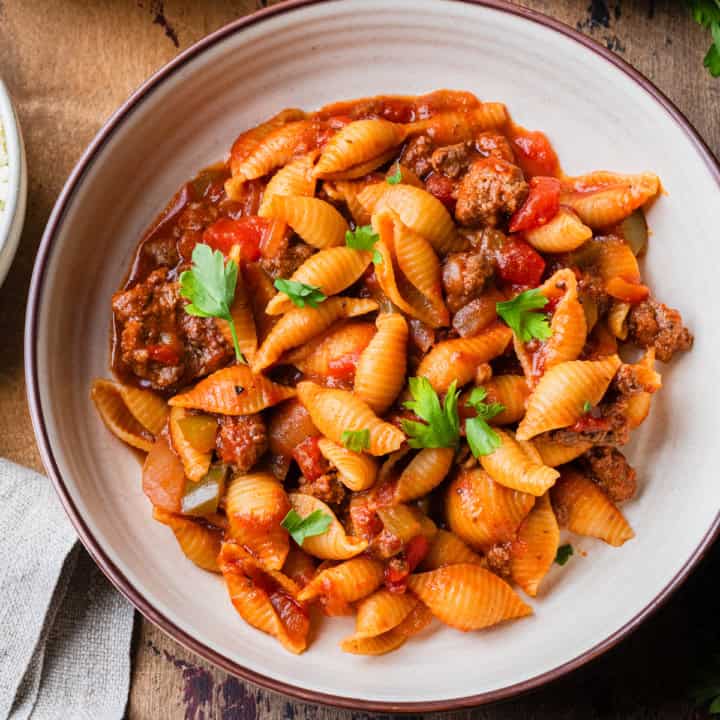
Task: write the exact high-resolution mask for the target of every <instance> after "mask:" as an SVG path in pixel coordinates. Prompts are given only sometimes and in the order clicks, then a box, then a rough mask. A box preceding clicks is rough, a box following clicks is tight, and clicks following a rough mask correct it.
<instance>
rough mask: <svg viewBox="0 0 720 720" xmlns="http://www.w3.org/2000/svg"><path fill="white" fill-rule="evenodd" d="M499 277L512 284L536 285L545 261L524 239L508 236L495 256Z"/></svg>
mask: <svg viewBox="0 0 720 720" xmlns="http://www.w3.org/2000/svg"><path fill="white" fill-rule="evenodd" d="M497 260H498V271H499V274H500V277H501V278H502V279H503V280H504V281H505V282H508V283H512V284H513V285H527V286H530V287H536V286H537V285H539V283H540V278H541V277H542V274H543V271H544V270H545V261H544V260H543V259H542V257H541V256H540V254H539V253H538V252H536V251H535V250H534V249H533V248H532V247H530V245H528V244H527V243H526V242H525V241H524V240H518V239H517V238H513V237H509V238H508V239H507V240H506V241H505V242H504V243H503V246H502V248H501V249H500V251H499V252H498V256H497Z"/></svg>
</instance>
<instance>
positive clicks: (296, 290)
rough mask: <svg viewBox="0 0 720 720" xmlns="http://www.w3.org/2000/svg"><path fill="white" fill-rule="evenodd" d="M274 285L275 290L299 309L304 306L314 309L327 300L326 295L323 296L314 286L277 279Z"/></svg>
mask: <svg viewBox="0 0 720 720" xmlns="http://www.w3.org/2000/svg"><path fill="white" fill-rule="evenodd" d="M274 285H275V289H276V290H279V291H280V292H281V293H285V294H286V295H287V296H288V297H289V298H290V300H291V301H292V303H293V305H297V306H298V307H299V308H303V307H305V306H306V305H309V306H310V307H311V308H316V307H317V306H318V305H319V304H320V303H321V302H323V301H324V300H327V295H323V292H322V290H320V288H319V287H316V286H315V285H306V284H305V283H301V282H297V281H296V280H285V279H284V278H278V279H277V280H276V281H275V283H274Z"/></svg>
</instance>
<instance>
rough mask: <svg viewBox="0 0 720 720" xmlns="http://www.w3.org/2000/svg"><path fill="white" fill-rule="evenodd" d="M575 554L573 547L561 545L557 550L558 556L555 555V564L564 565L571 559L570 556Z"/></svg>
mask: <svg viewBox="0 0 720 720" xmlns="http://www.w3.org/2000/svg"><path fill="white" fill-rule="evenodd" d="M573 554H574V551H573V546H572V545H561V546H560V547H559V548H558V549H557V555H555V562H556V563H557V564H558V565H564V564H565V563H566V562H567V561H568V560H569V559H570V556H571V555H573Z"/></svg>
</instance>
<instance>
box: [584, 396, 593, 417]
mask: <svg viewBox="0 0 720 720" xmlns="http://www.w3.org/2000/svg"><path fill="white" fill-rule="evenodd" d="M591 410H592V403H591V402H590V401H589V400H586V401H585V402H584V403H583V412H584V413H585V414H586V415H587V413H589V412H590V411H591Z"/></svg>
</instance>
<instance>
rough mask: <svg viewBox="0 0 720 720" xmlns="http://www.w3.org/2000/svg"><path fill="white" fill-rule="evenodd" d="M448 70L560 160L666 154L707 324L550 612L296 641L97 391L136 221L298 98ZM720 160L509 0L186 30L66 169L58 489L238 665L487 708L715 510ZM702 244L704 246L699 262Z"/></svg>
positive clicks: (50, 382) (37, 315) (610, 58)
mask: <svg viewBox="0 0 720 720" xmlns="http://www.w3.org/2000/svg"><path fill="white" fill-rule="evenodd" d="M441 87H453V88H458V89H467V90H471V91H474V92H475V93H477V94H478V95H479V96H480V97H481V98H483V99H488V100H489V99H493V100H494V99H497V100H502V101H504V102H506V103H507V104H508V106H509V108H510V110H511V111H512V113H513V116H514V118H515V119H516V120H517V121H518V122H520V123H521V124H523V125H525V126H527V127H532V128H538V129H542V130H544V131H546V132H547V133H548V135H549V136H550V138H551V140H552V141H553V142H554V143H555V146H556V148H557V150H558V152H559V155H560V158H561V159H562V161H563V163H564V167H565V170H566V171H567V172H569V173H580V172H583V171H588V170H591V169H598V168H611V169H613V170H617V171H621V172H622V171H626V172H636V171H641V170H654V171H656V172H658V173H659V174H660V176H661V177H662V179H663V182H664V186H665V190H666V194H665V196H664V197H662V198H661V200H660V201H659V202H657V203H656V204H655V206H654V207H653V208H652V210H651V212H650V217H649V220H650V224H651V226H652V229H653V236H652V241H651V248H650V252H649V254H648V256H647V259H646V260H645V261H644V264H645V267H644V274H645V276H646V277H648V279H649V281H650V283H651V285H652V286H653V287H654V288H656V289H657V290H658V292H659V294H660V295H661V297H662V299H663V300H664V301H666V302H668V303H670V304H671V305H672V306H674V307H679V308H681V309H682V310H683V313H684V314H685V316H686V321H687V323H688V325H689V326H690V327H691V328H692V329H693V330H694V332H695V334H696V337H697V341H696V345H695V348H694V349H693V351H692V352H691V353H687V354H685V355H684V356H683V357H682V358H679V359H678V360H676V362H675V363H673V365H672V366H668V367H665V368H663V372H664V380H665V385H666V387H665V389H664V390H663V392H662V393H661V394H660V396H659V398H658V400H657V401H656V404H655V407H654V409H653V413H652V414H651V418H650V420H649V421H648V422H647V423H646V425H644V426H643V428H642V429H641V430H640V431H638V433H637V439H636V440H635V442H634V443H633V445H632V447H631V448H630V450H629V454H630V459H631V461H632V462H633V464H635V465H636V466H637V467H638V468H639V470H640V486H641V488H640V492H639V495H638V497H637V498H636V499H635V500H634V501H633V502H631V503H629V504H628V505H627V507H626V512H627V516H628V518H629V520H630V522H631V524H632V525H633V527H634V528H635V531H636V533H637V537H636V539H635V540H633V541H632V542H629V543H627V544H626V545H625V546H624V547H623V548H622V549H619V550H618V549H614V548H610V547H608V546H605V545H603V544H602V543H600V542H599V541H598V542H595V541H592V540H590V539H581V540H580V541H579V542H578V543H577V544H578V546H579V549H580V550H582V552H583V553H585V554H586V557H583V555H582V554H580V555H579V556H578V557H576V558H574V559H573V561H572V562H570V563H568V565H567V566H565V567H564V568H562V569H561V568H559V567H555V568H554V570H553V571H552V574H551V576H550V578H549V580H548V581H547V584H548V586H550V587H551V589H552V592H550V593H547V594H544V595H543V596H542V597H541V598H539V599H538V600H537V601H535V602H533V606H534V608H535V612H536V614H535V616H534V617H533V618H531V619H527V620H523V621H520V622H517V623H513V624H510V625H505V626H500V627H498V628H496V629H493V630H490V631H487V632H483V633H474V634H462V633H458V632H456V631H454V630H450V629H448V628H443V627H440V626H433V627H432V629H430V630H428V631H426V632H425V633H424V636H423V637H421V638H418V639H417V641H413V642H411V643H408V644H407V645H405V646H404V647H402V648H401V649H400V650H399V651H398V652H395V653H392V654H390V655H387V656H382V657H376V658H367V657H356V656H348V655H345V654H343V653H342V652H341V651H340V649H339V647H338V644H339V641H340V639H341V638H343V637H345V636H346V635H348V634H350V632H351V628H352V620H351V619H348V618H344V619H336V620H335V621H333V622H331V623H326V624H325V625H324V627H323V628H322V630H321V631H320V632H319V634H318V637H317V638H316V640H315V642H314V643H313V644H312V646H311V648H310V649H309V650H308V652H306V653H305V654H303V655H301V656H299V657H298V656H294V655H290V654H288V653H286V652H285V651H283V650H282V649H281V647H280V646H279V645H278V643H277V642H276V641H275V640H274V639H273V638H270V637H269V636H266V635H263V634H262V633H259V632H257V631H255V630H253V629H252V628H250V627H249V626H247V625H245V624H244V623H243V622H242V620H240V618H239V617H237V616H236V615H235V613H234V612H233V610H232V608H231V605H230V603H229V600H228V598H227V594H226V591H225V588H224V587H223V584H222V582H221V581H220V580H218V579H217V578H216V577H213V576H211V575H209V574H207V573H204V572H202V571H200V570H195V569H194V568H192V567H190V566H189V565H188V563H187V561H185V560H184V559H183V558H182V556H181V555H180V553H179V551H178V549H177V547H176V545H175V540H174V538H173V537H172V535H171V533H169V532H168V531H167V528H164V527H162V526H161V525H159V524H158V523H153V522H151V519H150V507H149V504H148V502H147V501H146V499H145V498H144V496H143V494H142V491H141V489H140V468H139V466H138V463H137V460H136V458H135V456H134V455H133V453H132V452H131V451H129V450H127V449H126V448H124V447H123V446H122V445H121V443H119V442H118V441H116V440H115V439H114V438H113V437H112V436H111V435H110V434H109V433H108V432H107V431H106V429H105V428H104V427H103V425H102V423H101V422H100V421H99V419H98V418H97V416H96V413H95V411H94V408H93V407H92V406H91V403H90V400H89V392H88V390H89V386H90V382H91V380H92V379H93V378H95V377H97V376H104V375H107V374H108V359H109V358H108V336H109V331H110V306H109V301H110V296H111V294H112V293H113V291H114V290H115V289H116V288H117V287H118V286H119V285H120V283H121V282H122V279H123V274H124V272H125V269H126V268H127V267H128V265H129V262H130V259H131V257H132V254H133V250H134V248H135V245H136V242H137V240H138V238H139V237H140V235H141V233H142V231H143V229H144V228H145V227H146V226H147V225H148V224H149V223H150V222H151V221H152V219H153V218H154V217H155V215H156V213H157V212H158V211H159V210H160V209H161V208H162V207H163V206H164V204H165V203H166V201H167V200H168V199H169V198H170V197H171V196H172V194H173V192H174V191H175V189H176V188H177V187H178V186H179V185H180V184H182V183H183V182H184V181H185V180H186V179H187V178H189V177H191V176H192V175H193V173H194V172H195V171H197V170H198V169H199V168H201V167H203V166H206V165H208V164H209V163H210V162H211V161H214V160H217V159H220V158H223V157H224V156H225V155H226V153H227V151H228V148H229V147H230V145H231V143H232V141H233V139H234V137H235V136H236V135H237V134H238V133H239V132H240V131H241V130H243V129H245V128H248V127H251V126H253V125H255V124H256V123H258V122H259V121H261V120H263V119H265V118H266V117H269V116H270V115H272V114H274V113H275V112H276V111H278V110H279V109H281V108H284V107H293V106H300V107H304V108H307V109H312V108H315V107H318V106H320V105H322V104H323V103H327V102H329V101H332V100H336V99H341V98H351V97H360V96H363V95H373V94H379V93H422V92H426V91H430V90H433V89H436V88H441ZM719 186H720V169H719V168H718V165H717V164H716V161H715V160H714V159H713V157H712V155H711V153H710V152H709V150H708V149H707V147H705V145H704V144H703V142H702V141H701V140H700V138H699V137H698V136H697V134H696V133H695V131H694V130H693V129H692V127H691V126H690V125H689V124H688V122H687V121H686V120H685V119H684V118H683V116H682V115H681V114H680V112H679V111H678V110H677V109H676V108H675V107H674V106H673V105H672V104H671V103H670V101H669V100H668V99H667V98H665V97H664V96H663V95H662V94H661V93H660V92H659V91H658V90H657V89H655V88H654V87H653V86H652V85H651V84H650V83H649V82H648V81H647V80H646V79H644V78H643V77H642V76H641V75H639V74H638V73H637V72H635V71H634V70H632V69H631V68H630V67H629V66H627V65H626V64H625V63H623V62H622V61H621V60H619V59H618V58H617V57H615V56H614V55H613V54H612V53H610V52H608V51H606V50H605V49H603V48H601V47H600V46H599V45H597V44H596V43H594V42H592V41H590V40H588V39H587V38H585V37H583V36H581V35H579V34H578V33H576V32H574V31H573V30H570V29H568V28H567V27H565V26H564V25H562V24H560V23H557V22H554V21H552V20H549V19H548V18H546V17H543V16H542V15H539V14H536V13H533V12H530V11H526V10H522V9H520V8H518V7H515V6H511V5H509V4H505V3H502V2H496V1H492V2H490V1H487V2H458V1H451V0H412V2H411V1H410V0H345V1H343V2H336V1H333V0H326V1H315V2H313V1H311V0H308V1H300V2H293V3H290V4H286V5H279V6H275V7H273V8H271V9H268V10H265V11H263V12H260V13H257V14H255V15H253V16H251V17H249V18H245V19H242V20H239V21H237V22H235V23H233V24H231V25H229V26H227V27H225V28H223V29H221V30H219V31H218V32H216V33H214V34H212V35H210V36H209V37H207V38H206V39H204V40H202V41H201V42H200V43H198V44H197V45H195V46H194V47H192V48H190V49H189V50H187V51H186V52H184V53H183V54H181V55H180V56H179V57H178V58H176V59H175V60H174V61H173V62H171V63H170V64H169V65H167V66H166V67H165V68H163V69H162V70H160V71H159V72H158V73H157V74H156V75H154V76H153V77H152V78H151V79H150V80H149V81H148V82H147V83H145V84H144V85H143V86H142V87H141V88H140V89H139V90H138V91H137V92H136V93H135V94H134V95H133V96H132V97H131V98H130V99H129V100H128V101H127V102H126V103H125V104H124V105H123V106H122V107H121V108H120V109H119V110H118V111H117V112H116V113H115V115H114V116H113V117H112V118H111V119H110V121H109V122H108V123H107V125H106V126H105V127H104V128H103V129H102V130H101V131H100V133H99V134H98V136H97V137H96V138H95V140H94V141H93V143H92V144H91V146H90V147H89V148H88V150H87V151H86V152H85V154H84V155H83V157H82V159H81V160H80V162H79V164H78V166H77V168H76V169H75V170H74V172H73V173H72V175H71V177H70V179H69V180H68V183H67V185H66V186H65V189H64V190H63V192H62V195H61V196H60V198H59V200H58V203H57V205H56V207H55V209H54V211H53V214H52V217H51V219H50V221H49V223H48V226H47V230H46V232H45V236H44V238H43V242H42V246H41V249H40V253H39V256H38V259H37V264H36V267H35V272H34V276H33V281H32V289H31V293H30V307H29V312H28V320H27V328H26V336H25V342H26V358H27V381H28V392H29V400H30V405H31V412H32V416H33V422H34V426H35V431H36V433H37V438H38V443H39V445H40V448H41V452H42V455H43V458H44V462H45V465H46V468H47V471H48V473H49V474H50V476H51V478H52V480H53V482H54V483H55V486H56V488H57V491H58V493H59V495H60V497H61V499H62V502H63V503H64V506H65V508H66V510H67V512H68V514H69V515H70V517H71V519H72V520H73V522H74V524H75V527H76V528H77V530H78V533H79V535H80V537H81V539H82V541H83V542H84V544H85V545H86V547H87V549H88V550H89V551H90V553H91V554H92V556H93V557H94V558H95V560H96V561H97V563H98V564H99V565H100V567H101V568H102V569H103V570H104V572H105V573H106V574H107V575H108V577H109V578H110V579H111V580H112V581H113V582H114V583H115V585H116V586H117V587H118V588H119V589H120V590H121V592H123V593H124V594H125V595H126V596H127V597H128V598H129V599H130V600H131V601H132V602H133V603H134V604H135V605H136V607H137V608H138V609H139V610H140V611H141V612H142V613H143V614H144V615H145V616H146V617H148V618H149V619H150V620H152V621H153V622H155V623H157V624H158V625H159V626H160V627H161V628H163V629H164V630H165V631H166V632H168V633H169V634H170V635H172V636H173V637H174V638H175V639H177V640H178V641H179V642H181V643H183V644H184V645H186V646H187V647H189V648H191V649H192V650H194V651H196V652H197V653H199V654H200V655H202V656H204V657H205V658H207V659H209V660H210V661H212V662H214V663H216V664H217V665H219V666H221V667H222V668H224V669H226V670H228V671H230V672H232V673H235V674H237V675H239V676H241V677H243V678H247V679H249V680H252V681H253V682H256V683H258V684H260V685H263V686H265V687H267V688H271V689H273V690H277V691H280V692H284V693H288V694H290V695H294V696H296V697H298V698H301V699H304V700H307V701H310V702H321V703H330V704H335V705H341V706H346V707H352V708H358V709H362V710H365V711H397V710H400V711H415V712H423V711H431V710H438V709H450V708H458V707H463V706H472V705H477V704H479V703H483V702H488V701H492V700H497V699H500V698H504V697H507V696H509V695H511V694H513V693H517V692H519V691H523V690H528V689H530V688H532V687H536V686H538V685H540V684H542V683H544V682H546V681H548V680H551V679H554V678H557V677H558V676H560V675H562V674H563V673H565V672H567V671H569V670H571V669H573V668H576V667H578V666H579V665H581V664H583V663H584V662H587V661H588V660H590V659H591V658H593V657H595V656H596V655H598V654H599V653H601V652H603V651H604V650H607V649H608V648H609V647H611V646H612V645H613V644H615V643H616V642H618V640H620V639H621V638H622V637H624V636H625V635H627V634H628V633H629V632H630V631H631V630H632V629H633V628H635V627H637V625H638V624H639V623H640V622H641V621H642V620H643V619H644V618H646V617H647V616H648V615H649V614H650V613H651V612H652V611H653V610H654V609H655V608H657V607H658V606H659V605H660V604H661V603H662V602H663V601H665V600H666V599H667V598H668V596H669V595H670V593H671V592H672V591H673V590H674V589H675V588H677V587H678V585H679V584H680V583H681V582H682V581H683V579H684V578H685V577H686V576H687V575H688V573H689V572H690V570H691V569H692V567H693V566H694V565H695V564H696V563H697V562H698V560H699V558H700V557H701V556H702V555H703V553H704V552H705V551H706V550H707V548H708V547H709V545H710V544H711V542H712V540H713V539H714V537H715V535H716V533H717V531H718V508H720V484H719V483H718V482H717V464H716V461H715V447H716V436H717V427H716V417H717V408H718V407H720V387H719V386H718V385H717V384H716V383H714V382H713V380H712V378H713V377H714V364H715V358H716V357H717V356H718V351H719V350H720V347H719V343H720V335H718V333H717V332H716V329H715V328H714V327H713V324H714V318H715V317H717V315H718V313H720V301H719V300H718V296H717V293H716V292H715V287H716V285H717V280H716V276H715V273H716V267H717V264H718V261H720V252H719V251H718V249H717V247H716V244H715V243H713V242H712V238H713V237H714V236H715V234H716V228H717V227H718V225H720V206H719V204H718V202H717V198H718V190H719V189H720V187H719ZM700 259H702V260H701V261H699V260H700Z"/></svg>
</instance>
